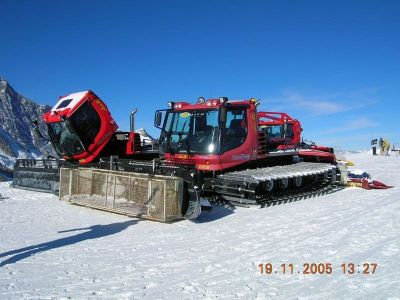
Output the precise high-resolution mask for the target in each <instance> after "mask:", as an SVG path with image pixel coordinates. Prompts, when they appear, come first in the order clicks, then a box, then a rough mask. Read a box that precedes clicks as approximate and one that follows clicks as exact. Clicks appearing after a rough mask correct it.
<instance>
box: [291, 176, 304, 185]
mask: <svg viewBox="0 0 400 300" xmlns="http://www.w3.org/2000/svg"><path fill="white" fill-rule="evenodd" d="M293 181H294V185H295V187H300V186H301V184H302V183H303V178H302V177H301V176H298V177H296V178H295V179H294V180H293Z"/></svg>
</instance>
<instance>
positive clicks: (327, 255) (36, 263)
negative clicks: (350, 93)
mask: <svg viewBox="0 0 400 300" xmlns="http://www.w3.org/2000/svg"><path fill="white" fill-rule="evenodd" d="M347 158H348V159H350V160H352V161H354V162H355V163H356V165H357V166H356V168H362V169H365V170H367V171H368V172H370V173H371V174H372V175H374V176H375V177H376V179H380V180H382V181H383V182H385V183H387V184H391V185H395V187H394V188H392V189H389V190H371V191H367V190H363V189H360V188H347V189H345V190H342V191H339V192H337V193H334V194H330V195H325V196H322V197H317V198H311V199H307V200H303V201H298V202H295V203H290V204H283V205H278V206H272V207H269V208H264V209H256V208H251V209H249V208H236V209H235V210H231V209H228V208H224V207H216V208H215V209H214V210H213V211H212V212H210V213H204V214H203V215H202V216H201V217H200V219H199V220H198V221H196V222H191V221H181V222H176V223H173V224H162V223H156V222H151V221H143V220H138V219H130V218H127V217H124V216H119V215H115V214H111V213H107V212H101V211H96V210H91V209H88V208H82V207H78V206H72V205H69V204H67V203H63V202H59V201H58V199H57V197H56V196H53V195H49V194H40V193H35V192H27V191H22V190H16V189H12V188H9V187H8V184H7V183H0V193H1V194H2V196H3V197H4V198H5V199H2V200H0V266H1V267H0V299H21V298H28V299H32V298H33V299H39V298H40V299H49V298H68V297H70V298H73V299H81V298H115V299H125V298H147V299H159V298H161V299H197V298H209V299H214V298H221V299H232V298H247V299H254V298H259V299H266V298H277V299H291V298H298V299H304V298H313V299H328V298H341V299H350V298H358V299H365V298H367V297H368V298H375V299H387V298H391V299H400V260H399V257H400V193H399V190H400V176H399V175H398V174H399V169H400V156H390V157H379V156H377V157H372V155H370V154H369V153H359V154H350V155H348V157H347ZM268 262H270V263H272V264H273V266H274V270H278V271H279V272H278V274H275V272H273V273H272V274H269V275H266V274H260V271H259V264H260V263H268ZM313 262H315V263H331V264H332V266H333V271H332V274H330V275H326V274H324V275H319V274H318V275H313V274H308V275H304V274H302V269H303V264H304V263H313ZM366 262H367V263H377V265H378V266H377V269H376V271H375V274H369V275H364V274H360V273H358V271H361V273H362V270H363V269H362V264H363V263H366ZM282 263H286V264H289V263H293V264H294V274H280V273H281V271H280V265H281V264H282ZM342 263H354V264H355V266H356V270H355V274H353V275H345V274H342V271H341V267H340V265H341V264H342ZM358 265H360V268H358V267H357V266H358ZM298 271H300V274H299V273H298Z"/></svg>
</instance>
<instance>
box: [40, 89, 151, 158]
mask: <svg viewBox="0 0 400 300" xmlns="http://www.w3.org/2000/svg"><path fill="white" fill-rule="evenodd" d="M135 112H136V110H133V111H132V112H131V120H130V123H131V128H130V132H120V131H117V129H118V125H117V124H116V123H115V121H114V119H113V118H112V116H111V114H110V111H109V110H108V108H107V106H106V104H105V103H104V102H103V101H102V100H101V99H100V98H99V97H98V96H97V95H96V94H95V93H93V92H92V91H90V90H89V91H84V92H78V93H73V94H69V95H67V96H63V97H60V99H59V100H58V102H57V104H56V105H55V106H54V107H53V108H52V109H51V110H50V111H49V112H47V113H45V114H44V115H43V121H44V122H45V123H46V125H47V129H48V133H49V137H50V141H51V143H52V144H53V147H54V149H55V150H56V151H57V153H58V154H59V156H60V157H62V158H64V159H67V160H70V161H77V162H79V163H80V164H87V163H91V162H93V161H94V160H96V159H98V158H99V157H109V156H111V155H118V156H119V157H131V156H133V155H136V157H138V158H143V157H144V156H146V155H150V159H151V158H152V157H155V153H156V152H154V151H153V152H151V151H144V150H148V149H145V148H146V147H144V146H145V145H143V144H142V143H141V140H140V135H139V134H138V133H136V132H134V114H135ZM147 146H148V145H147Z"/></svg>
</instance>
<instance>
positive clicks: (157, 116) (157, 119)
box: [155, 111, 162, 128]
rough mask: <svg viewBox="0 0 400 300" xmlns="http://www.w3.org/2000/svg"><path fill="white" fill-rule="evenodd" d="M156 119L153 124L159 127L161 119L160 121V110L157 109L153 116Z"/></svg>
mask: <svg viewBox="0 0 400 300" xmlns="http://www.w3.org/2000/svg"><path fill="white" fill-rule="evenodd" d="M155 119H156V120H155V121H156V122H155V125H156V127H158V128H159V127H160V126H161V121H162V112H161V111H157V112H156V118H155Z"/></svg>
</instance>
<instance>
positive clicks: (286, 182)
mask: <svg viewBox="0 0 400 300" xmlns="http://www.w3.org/2000/svg"><path fill="white" fill-rule="evenodd" d="M279 184H280V187H281V188H282V189H283V190H285V189H287V187H288V185H289V179H288V178H282V179H280V180H279Z"/></svg>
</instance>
